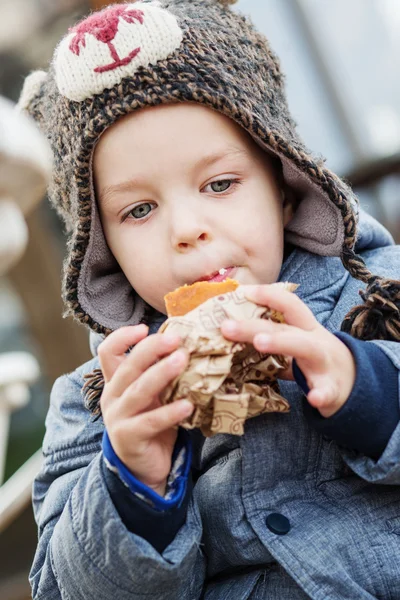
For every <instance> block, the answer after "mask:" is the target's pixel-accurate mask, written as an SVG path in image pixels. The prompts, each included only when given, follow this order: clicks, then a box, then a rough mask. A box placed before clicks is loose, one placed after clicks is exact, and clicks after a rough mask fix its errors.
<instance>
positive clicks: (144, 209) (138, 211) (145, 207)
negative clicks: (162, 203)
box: [127, 202, 151, 219]
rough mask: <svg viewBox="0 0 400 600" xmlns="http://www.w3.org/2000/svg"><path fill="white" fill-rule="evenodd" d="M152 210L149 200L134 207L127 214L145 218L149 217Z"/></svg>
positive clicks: (136, 217)
mask: <svg viewBox="0 0 400 600" xmlns="http://www.w3.org/2000/svg"><path fill="white" fill-rule="evenodd" d="M150 211H151V204H150V203H149V202H145V203H144V204H139V206H135V207H134V208H132V210H130V211H129V213H128V214H127V216H130V215H132V217H133V218H134V219H143V218H144V217H147V215H148V214H149V212H150Z"/></svg>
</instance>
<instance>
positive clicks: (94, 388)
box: [82, 369, 104, 421]
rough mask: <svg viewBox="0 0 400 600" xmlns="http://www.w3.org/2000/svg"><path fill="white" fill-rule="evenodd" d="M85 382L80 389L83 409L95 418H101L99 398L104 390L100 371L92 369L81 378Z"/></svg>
mask: <svg viewBox="0 0 400 600" xmlns="http://www.w3.org/2000/svg"><path fill="white" fill-rule="evenodd" d="M83 378H84V379H85V380H86V381H85V383H84V385H83V388H82V395H83V399H84V404H85V408H87V409H88V411H89V412H91V413H92V415H93V416H94V417H95V419H94V420H95V421H96V420H97V419H99V418H100V417H101V408H100V398H101V394H102V393H103V388H104V377H103V371H102V370H101V369H94V370H93V371H91V373H87V374H86V375H84V377H83Z"/></svg>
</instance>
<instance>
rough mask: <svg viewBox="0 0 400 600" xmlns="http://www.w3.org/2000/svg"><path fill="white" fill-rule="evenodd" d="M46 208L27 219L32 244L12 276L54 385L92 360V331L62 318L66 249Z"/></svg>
mask: <svg viewBox="0 0 400 600" xmlns="http://www.w3.org/2000/svg"><path fill="white" fill-rule="evenodd" d="M46 210H50V209H48V208H47V209H46V208H45V207H44V206H43V205H42V206H41V207H39V208H38V209H36V210H35V211H34V212H33V213H32V214H31V215H30V216H29V217H28V219H27V224H28V228H29V242H28V247H27V249H26V251H25V254H24V256H23V257H22V259H21V260H20V261H19V263H18V264H17V265H16V266H15V267H14V268H13V269H11V271H10V272H9V273H8V278H9V280H10V282H11V283H12V285H13V286H14V288H15V290H16V292H17V293H18V295H19V297H20V298H21V300H22V303H23V305H24V306H25V310H26V313H27V319H28V327H30V329H31V332H32V336H33V338H34V340H35V342H36V343H37V345H38V350H39V353H40V354H39V356H38V358H39V360H40V361H41V368H42V370H43V372H44V373H45V374H46V375H47V377H48V379H49V381H50V384H52V383H53V382H54V380H55V379H56V378H57V377H59V375H62V374H64V373H68V372H70V371H73V370H74V369H75V368H76V367H78V366H79V365H80V364H82V363H84V362H86V361H87V360H89V359H90V358H91V353H90V348H89V331H88V329H86V328H85V327H84V326H83V325H80V324H79V323H77V322H76V321H74V320H73V319H72V318H71V317H70V318H68V319H63V318H62V312H63V303H62V299H61V267H62V250H61V247H60V246H61V245H60V243H59V240H58V239H57V237H56V234H55V232H54V231H53V227H52V223H49V221H50V219H49V218H47V219H46V218H45V217H46V212H45V211H46Z"/></svg>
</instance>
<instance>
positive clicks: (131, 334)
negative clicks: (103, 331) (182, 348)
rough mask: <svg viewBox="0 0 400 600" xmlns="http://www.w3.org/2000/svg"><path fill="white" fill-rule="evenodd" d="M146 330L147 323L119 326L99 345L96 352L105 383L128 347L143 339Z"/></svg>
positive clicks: (122, 358)
mask: <svg viewBox="0 0 400 600" xmlns="http://www.w3.org/2000/svg"><path fill="white" fill-rule="evenodd" d="M148 332H149V328H148V327H147V325H134V326H129V327H121V328H120V329H117V330H116V331H113V332H112V333H111V334H110V335H109V336H108V337H106V339H105V340H104V341H103V342H102V343H101V344H100V345H99V347H98V349H97V354H98V357H99V360H100V366H101V370H102V371H103V375H104V380H105V382H106V383H107V382H108V381H109V380H110V379H111V377H112V376H113V375H114V373H115V371H116V369H117V368H118V366H119V365H120V364H121V362H122V361H124V360H125V358H126V355H125V353H126V352H127V351H128V349H129V348H130V347H131V346H134V345H135V344H137V343H138V342H140V341H141V340H143V339H144V338H145V337H146V336H147V334H148Z"/></svg>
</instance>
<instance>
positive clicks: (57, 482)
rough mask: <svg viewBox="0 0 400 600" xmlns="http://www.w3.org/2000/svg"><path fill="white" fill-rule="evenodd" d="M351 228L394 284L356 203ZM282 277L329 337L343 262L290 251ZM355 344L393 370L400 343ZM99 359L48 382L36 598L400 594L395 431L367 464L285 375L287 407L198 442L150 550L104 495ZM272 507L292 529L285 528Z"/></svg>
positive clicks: (350, 289)
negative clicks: (97, 407)
mask: <svg viewBox="0 0 400 600" xmlns="http://www.w3.org/2000/svg"><path fill="white" fill-rule="evenodd" d="M359 230H360V231H359V238H358V242H357V248H356V250H357V252H358V253H359V254H361V256H363V258H364V260H365V261H366V263H367V266H368V267H369V269H370V270H371V271H372V272H373V273H377V274H379V275H383V276H386V277H388V278H392V279H400V247H399V246H395V245H394V242H393V239H392V237H391V236H390V234H389V233H388V232H387V230H386V229H384V228H383V227H382V226H381V225H380V224H379V223H377V222H376V221H375V220H374V219H372V218H371V217H370V216H368V215H367V214H366V213H364V212H363V211H361V213H360V226H359ZM280 280H282V281H291V282H293V283H298V284H300V287H299V288H298V290H297V292H296V293H298V295H299V296H300V298H301V299H302V300H303V301H304V302H305V303H306V304H307V305H308V306H309V307H310V308H311V310H312V311H313V313H314V314H315V316H316V318H317V319H318V321H319V322H320V323H322V324H323V325H324V326H325V327H326V328H327V329H328V330H329V331H332V332H337V331H339V330H340V324H341V322H342V320H343V318H344V316H345V315H346V313H347V312H348V311H349V309H350V308H351V307H352V306H354V305H356V304H359V303H360V297H359V295H358V291H359V290H360V288H362V287H363V285H362V284H360V282H358V281H356V280H354V279H352V278H351V277H350V276H349V274H348V272H347V271H346V270H345V269H344V268H343V266H342V263H341V261H340V259H339V258H336V257H329V258H327V257H321V256H316V255H314V254H310V253H308V252H306V251H303V250H300V249H297V248H296V249H295V250H294V251H293V252H292V253H291V254H290V256H289V257H288V258H287V260H286V261H285V263H284V264H283V267H282V270H281V273H280ZM364 343H365V344H376V345H377V346H378V347H379V348H380V349H381V350H382V351H383V352H384V353H385V355H386V356H387V357H388V358H389V359H390V361H391V362H392V364H393V366H394V367H395V368H396V369H397V370H398V371H400V345H399V344H398V343H394V342H383V341H373V342H364ZM98 366H99V361H98V359H97V357H95V358H94V359H93V360H91V361H90V362H88V363H86V364H84V365H83V366H81V367H79V368H78V369H77V370H76V371H75V372H73V373H70V374H68V375H65V376H63V377H60V378H59V379H58V380H57V381H56V382H55V384H54V387H53V390H52V394H51V404H50V409H49V412H48V415H47V419H46V435H45V438H44V442H43V454H44V461H43V467H42V470H41V472H40V473H39V475H38V477H37V478H36V481H35V483H34V488H33V505H34V512H35V517H36V520H37V523H38V527H39V543H38V548H37V552H36V556H35V560H34V563H33V566H32V570H31V574H30V581H31V585H32V591H33V599H34V600H39V599H43V600H59V599H63V600H79V599H85V600H92V599H93V600H110V599H114V598H115V599H116V600H145V599H146V600H147V599H149V598H152V599H153V598H154V599H155V600H157V599H160V600H161V599H163V600H181V599H182V600H198V599H200V598H205V599H206V600H217V599H218V600H231V599H232V600H236V599H237V600H245V599H247V598H249V599H252V600H261V599H265V600H266V599H267V598H268V599H278V598H279V599H282V600H285V599H287V600H289V599H290V600H296V599H300V598H312V599H314V600H326V599H327V598H329V599H338V600H355V599H367V598H369V599H372V598H379V599H385V600H386V599H392V600H395V599H400V567H399V564H400V425H399V426H397V427H396V428H395V430H394V432H393V434H392V435H391V437H390V440H389V442H388V443H387V446H386V448H385V449H384V451H383V453H382V454H381V456H380V457H379V459H377V460H374V459H373V458H370V457H367V456H365V455H363V454H361V453H359V452H357V451H354V450H348V449H346V448H345V447H342V446H340V445H338V444H337V443H336V442H334V441H332V440H330V439H327V438H326V437H325V436H322V435H321V434H320V433H318V431H317V430H316V429H314V428H313V427H312V426H310V422H309V420H307V419H306V418H305V416H304V394H303V392H302V390H301V389H300V387H299V386H298V384H297V383H296V382H292V381H282V382H280V387H281V393H282V395H283V396H285V397H286V398H287V399H288V401H289V402H290V405H291V411H290V413H288V414H281V413H274V414H266V415H262V416H260V417H256V418H253V419H251V420H249V421H247V422H246V428H245V435H244V436H242V437H238V436H230V435H222V434H221V435H218V436H215V437H213V438H210V439H206V440H204V439H202V438H201V436H199V435H196V436H194V440H195V443H194V465H195V466H196V473H197V476H196V480H195V484H194V488H193V492H192V494H191V498H190V502H189V507H188V511H187V517H186V522H185V523H184V524H183V525H182V527H181V528H180V529H179V531H178V533H177V535H176V536H175V538H174V539H173V541H172V542H171V543H170V544H169V545H168V546H167V547H166V548H165V550H164V551H163V552H162V553H159V552H158V551H157V550H156V549H155V548H154V547H153V546H152V545H151V544H150V543H149V542H148V541H146V539H144V538H143V537H140V536H139V535H135V534H134V533H131V532H130V531H129V530H128V529H127V528H126V527H125V525H124V523H123V520H122V519H121V517H120V514H119V513H118V511H117V510H116V508H115V506H114V503H113V502H112V499H111V497H110V493H109V489H108V487H107V484H106V478H105V476H104V466H103V464H104V463H103V456H102V451H101V441H102V436H103V431H104V425H103V422H102V420H101V419H100V420H98V421H93V420H92V418H91V416H90V414H89V413H88V412H87V411H86V409H85V408H84V406H83V400H82V395H81V389H82V385H83V376H84V374H85V373H88V372H89V371H91V370H92V369H93V368H95V367H98ZM398 381H399V382H400V380H399V379H398ZM384 402H385V399H384V398H382V404H383V405H384ZM275 514H278V515H280V516H283V517H284V518H286V519H287V522H288V523H290V528H289V530H287V531H284V533H285V534H284V535H281V533H283V532H282V531H280V532H279V527H280V526H281V525H282V520H279V518H278V521H274V517H273V515H275Z"/></svg>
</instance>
